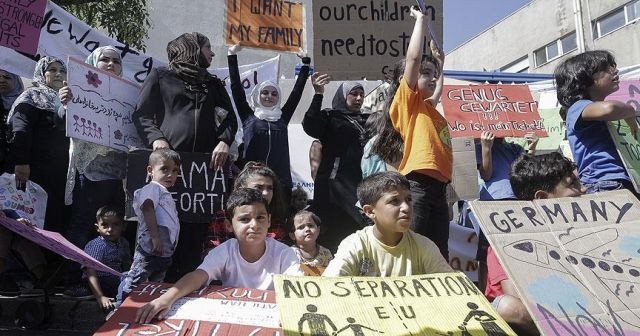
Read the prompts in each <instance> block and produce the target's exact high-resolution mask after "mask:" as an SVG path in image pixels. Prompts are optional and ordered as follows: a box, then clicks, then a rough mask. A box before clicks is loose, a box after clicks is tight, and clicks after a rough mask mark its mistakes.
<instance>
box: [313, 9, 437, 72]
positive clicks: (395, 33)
mask: <svg viewBox="0 0 640 336" xmlns="http://www.w3.org/2000/svg"><path fill="white" fill-rule="evenodd" d="M412 4H414V3H412V2H409V1H399V0H381V1H343V0H323V1H313V41H314V46H313V50H314V56H315V58H314V63H315V66H316V69H324V71H326V72H328V73H331V76H332V77H333V78H334V79H337V80H347V79H362V78H363V77H365V78H367V79H370V80H371V79H380V80H384V79H385V77H386V75H387V74H391V72H392V70H393V64H394V63H395V62H397V61H398V60H399V59H401V58H404V57H405V56H406V50H407V47H408V46H409V40H410V38H411V32H412V31H413V26H414V22H415V20H414V19H413V18H412V17H410V8H411V5H412ZM425 15H426V18H427V20H428V21H429V22H430V23H432V24H431V27H432V28H433V30H434V32H435V36H436V37H437V38H436V40H438V41H442V22H443V19H442V1H432V2H429V5H426V6H425ZM428 38H429V37H425V48H424V50H423V51H424V52H425V53H427V52H429V50H428V49H429V47H428V44H427V43H426V41H427V39H428Z"/></svg>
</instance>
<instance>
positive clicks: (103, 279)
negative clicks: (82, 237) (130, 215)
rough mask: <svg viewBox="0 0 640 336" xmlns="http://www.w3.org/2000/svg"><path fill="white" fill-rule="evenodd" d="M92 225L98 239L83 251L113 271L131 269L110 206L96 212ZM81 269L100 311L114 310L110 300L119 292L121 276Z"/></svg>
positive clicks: (119, 221) (116, 215) (120, 226)
mask: <svg viewBox="0 0 640 336" xmlns="http://www.w3.org/2000/svg"><path fill="white" fill-rule="evenodd" d="M95 226H96V231H97V232H98V235H99V236H98V237H96V238H95V239H93V240H91V241H89V242H88V243H87V245H86V246H85V248H84V251H85V252H86V253H87V254H88V255H90V256H92V257H93V258H94V259H96V260H98V261H100V262H101V263H103V264H105V265H106V266H109V267H111V268H112V269H113V270H115V271H118V272H123V271H126V270H128V269H129V267H130V266H131V252H130V251H129V242H127V240H126V239H125V238H124V237H122V232H123V231H124V224H123V223H122V218H121V217H120V214H119V213H118V210H116V209H115V208H113V207H110V206H103V207H101V208H100V209H98V212H97V213H96V224H95ZM83 268H84V273H85V276H86V278H87V281H88V283H89V288H90V289H91V292H93V296H95V298H96V301H97V302H98V305H100V308H102V309H104V310H111V309H113V308H114V305H113V302H112V301H113V299H114V298H115V297H116V294H117V293H118V285H119V284H120V277H118V276H116V275H113V274H111V273H107V272H102V271H96V270H94V269H92V268H88V267H84V266H83Z"/></svg>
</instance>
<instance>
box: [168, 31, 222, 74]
mask: <svg viewBox="0 0 640 336" xmlns="http://www.w3.org/2000/svg"><path fill="white" fill-rule="evenodd" d="M208 41H209V39H208V38H207V37H206V36H204V35H202V34H200V33H184V34H182V35H180V36H178V37H176V38H175V39H174V40H173V41H171V42H169V44H167V56H168V57H169V69H171V70H173V71H175V72H176V73H177V74H178V76H180V77H181V78H182V79H183V80H184V81H186V82H188V83H190V84H200V83H204V82H207V81H209V79H210V78H211V75H210V74H209V72H207V68H208V67H209V65H210V64H209V61H208V60H207V59H206V58H205V57H204V55H202V52H200V48H202V46H204V45H205V44H206V43H207V42H208Z"/></svg>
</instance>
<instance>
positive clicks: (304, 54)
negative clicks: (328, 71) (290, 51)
mask: <svg viewBox="0 0 640 336" xmlns="http://www.w3.org/2000/svg"><path fill="white" fill-rule="evenodd" d="M296 56H298V58H300V59H303V58H305V57H307V52H306V51H304V49H302V48H299V49H298V52H297V53H296Z"/></svg>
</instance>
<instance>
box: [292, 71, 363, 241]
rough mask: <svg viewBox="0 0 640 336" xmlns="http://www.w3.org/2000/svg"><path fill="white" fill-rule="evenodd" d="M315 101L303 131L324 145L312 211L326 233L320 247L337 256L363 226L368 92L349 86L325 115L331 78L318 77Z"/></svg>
mask: <svg viewBox="0 0 640 336" xmlns="http://www.w3.org/2000/svg"><path fill="white" fill-rule="evenodd" d="M311 78H312V83H313V88H314V89H315V92H316V93H315V95H314V96H313V100H312V101H311V106H310V107H309V110H308V111H307V113H306V114H305V116H304V119H303V121H302V127H303V128H304V131H305V132H306V133H307V134H308V135H309V136H311V137H313V138H316V139H318V140H320V142H321V143H322V161H321V162H320V166H319V167H318V172H317V173H316V178H315V181H314V192H313V204H312V207H313V210H314V212H316V214H317V215H319V216H320V218H321V219H322V223H326V224H323V226H324V228H323V231H322V234H321V235H320V237H319V239H318V243H319V244H320V245H322V246H326V247H327V248H329V249H330V250H332V251H335V250H336V248H337V247H338V244H339V243H340V242H341V241H342V239H343V238H345V237H346V236H348V235H349V234H351V233H353V232H355V231H356V230H359V229H361V228H362V227H363V226H364V224H363V220H362V216H361V215H360V212H359V211H358V209H357V208H356V206H355V204H356V201H357V196H356V189H357V187H358V183H360V181H361V180H362V171H361V169H360V160H361V159H362V150H363V146H362V142H361V138H362V134H363V132H364V124H365V122H366V119H367V117H368V116H369V115H368V114H362V113H361V112H360V107H361V106H362V101H363V99H364V87H363V86H362V84H360V83H358V82H344V83H342V84H341V85H340V86H339V87H338V90H337V91H336V93H335V95H334V97H333V101H332V103H331V106H332V107H331V108H330V109H324V110H321V106H322V98H323V95H324V86H325V85H326V84H327V83H329V76H328V75H326V74H323V75H320V74H318V73H314V74H313V76H312V77H311Z"/></svg>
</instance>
